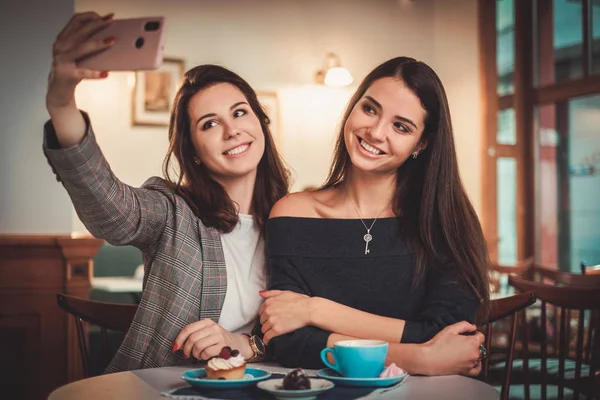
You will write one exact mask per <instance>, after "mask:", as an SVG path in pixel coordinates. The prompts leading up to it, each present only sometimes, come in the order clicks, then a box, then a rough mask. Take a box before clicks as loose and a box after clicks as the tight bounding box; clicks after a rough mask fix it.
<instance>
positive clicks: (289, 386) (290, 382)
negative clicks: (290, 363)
mask: <svg viewBox="0 0 600 400" xmlns="http://www.w3.org/2000/svg"><path fill="white" fill-rule="evenodd" d="M283 389H284V390H308V389H310V379H308V375H306V372H304V370H302V368H296V369H295V370H293V371H290V372H289V373H288V374H287V375H286V376H285V377H284V378H283Z"/></svg>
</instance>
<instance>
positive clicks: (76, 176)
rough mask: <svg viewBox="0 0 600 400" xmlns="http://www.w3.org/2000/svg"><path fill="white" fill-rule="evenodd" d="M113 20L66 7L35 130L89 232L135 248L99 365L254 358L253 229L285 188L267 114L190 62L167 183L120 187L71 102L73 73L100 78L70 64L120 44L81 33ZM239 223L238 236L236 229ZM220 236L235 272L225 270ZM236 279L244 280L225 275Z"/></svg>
mask: <svg viewBox="0 0 600 400" xmlns="http://www.w3.org/2000/svg"><path fill="white" fill-rule="evenodd" d="M111 21H112V15H108V16H105V17H101V16H99V15H98V14H96V13H92V12H89V13H83V14H76V15H75V16H74V17H73V18H72V19H71V21H69V23H68V24H67V25H66V26H65V28H64V29H63V31H62V32H61V33H60V34H59V35H58V37H57V39H56V41H55V43H54V48H53V65H52V69H51V72H50V77H49V84H48V91H47V96H46V104H47V109H48V112H49V114H50V117H51V121H49V122H48V123H47V124H46V126H45V132H44V153H45V155H46V157H47V158H48V161H49V163H50V165H51V166H52V169H53V171H54V173H55V174H56V177H57V179H58V180H59V181H60V182H62V184H63V185H64V187H65V188H66V190H67V192H68V193H69V195H70V197H71V199H72V201H73V204H74V206H75V209H76V211H77V214H78V215H79V217H80V218H81V220H82V221H83V223H84V224H85V226H86V227H87V229H88V230H89V231H90V232H91V233H92V234H93V235H94V236H96V237H98V238H102V239H105V240H107V241H108V242H109V243H111V244H113V245H132V246H136V247H137V248H139V249H140V250H141V251H142V254H143V258H144V265H145V275H144V291H143V294H142V299H141V301H140V304H139V308H138V311H137V313H136V315H135V318H134V320H133V323H132V324H131V327H130V329H129V332H127V335H126V337H125V339H124V341H123V343H122V345H121V347H120V348H119V350H118V352H117V354H116V356H115V357H114V359H113V360H112V363H111V364H110V365H109V367H108V371H109V372H115V371H123V370H132V369H140V368H151V367H160V366H166V365H175V364H185V363H189V362H195V361H197V360H201V359H204V360H206V359H208V358H209V357H211V356H213V355H216V354H218V353H219V351H220V349H221V348H222V347H223V346H231V347H232V348H236V349H239V350H240V352H241V353H242V355H243V356H244V357H245V358H246V359H248V360H250V361H257V360H260V356H261V355H262V354H261V353H262V351H261V350H262V349H259V348H258V347H257V343H259V338H258V337H257V336H255V335H252V334H251V332H250V331H251V330H252V327H253V326H255V322H257V321H256V314H257V311H258V307H259V306H260V303H261V302H262V300H261V298H260V296H259V294H258V290H259V289H264V288H265V287H266V273H265V271H264V247H263V232H264V227H265V222H266V220H267V219H268V215H269V211H270V210H271V207H272V206H273V205H274V204H275V202H276V201H277V200H279V199H280V198H281V197H283V196H284V195H285V194H286V193H287V192H288V174H287V170H286V169H285V167H284V164H283V162H282V160H281V158H280V156H279V154H278V153H277V150H276V148H275V144H274V142H273V138H272V135H271V132H270V130H269V118H268V117H267V115H266V114H265V113H264V111H263V110H262V108H261V106H260V104H259V102H258V100H257V97H256V93H255V92H254V90H253V89H252V88H251V87H250V86H249V85H248V83H247V82H246V81H244V80H243V79H242V78H241V77H239V76H238V75H236V74H234V73H233V72H231V71H229V70H227V69H225V68H222V67H218V66H214V65H204V66H199V67H196V68H193V69H191V70H189V71H188V72H187V73H186V74H185V77H184V80H183V84H182V86H181V88H180V89H179V91H178V93H177V96H176V98H175V101H174V105H173V108H172V113H171V119H170V125H169V149H168V152H167V156H166V159H165V163H164V174H165V179H162V178H158V177H153V178H150V179H148V180H147V181H146V182H145V183H144V184H143V185H142V187H140V188H134V187H131V186H129V185H126V184H124V183H123V182H121V181H120V180H119V179H118V178H117V177H116V176H115V175H114V174H113V172H112V171H111V168H110V166H109V164H108V163H107V161H106V159H105V158H104V156H103V155H102V152H101V150H100V148H99V147H98V144H97V142H96V138H95V135H94V131H93V129H92V125H91V122H90V119H89V117H88V115H87V114H86V113H84V112H81V111H80V110H79V109H78V108H77V105H76V102H75V97H74V93H75V88H76V86H77V85H78V83H79V82H80V81H81V80H82V79H103V78H106V76H107V74H108V73H107V72H103V71H93V70H88V69H82V68H78V67H77V65H76V61H77V60H78V59H80V58H82V57H85V56H86V55H89V54H93V53H95V52H98V51H102V50H104V49H107V48H109V47H110V46H111V45H112V44H113V43H114V42H115V40H118V38H106V39H104V40H103V41H93V40H89V38H90V36H91V35H92V34H94V33H95V32H98V31H99V30H101V29H103V28H104V27H106V26H107V25H108V24H110V23H111ZM140 150H142V149H140ZM173 170H175V171H176V173H175V174H174V173H173ZM244 221H246V222H249V224H250V225H249V228H248V229H249V231H248V233H247V235H246V234H245V233H244V232H242V233H240V232H238V231H237V229H238V228H239V226H241V225H242V223H243V222H244ZM234 233H236V234H237V235H238V236H235V238H237V239H231V238H233V237H234V236H231V235H232V234H234ZM246 236H248V237H252V238H253V241H250V242H248V241H247V237H246ZM228 240H229V242H228ZM232 241H233V242H232ZM223 243H229V244H228V246H229V248H230V249H231V251H230V252H231V255H230V256H231V257H233V258H232V259H234V260H238V261H239V260H240V259H241V261H240V263H241V264H244V265H245V268H246V269H245V270H243V271H241V272H240V271H237V270H236V271H232V269H233V268H234V266H232V265H229V264H228V265H226V258H227V254H229V253H227V252H225V253H224V246H223ZM238 245H240V246H242V245H243V246H244V252H245V253H244V252H242V253H240V252H237V250H236V246H238ZM236 252H237V253H236ZM234 256H235V257H237V259H236V258H235V257H234ZM248 260H251V263H249V261H248ZM236 262H237V261H236ZM235 268H237V266H236V267H235ZM232 274H233V275H232ZM235 274H238V275H240V274H241V275H243V276H241V277H238V278H236V279H234V280H231V279H229V278H230V276H234V277H235V276H237V275H235ZM234 284H236V285H237V286H235V287H233V289H231V290H228V288H231V287H232V285H234ZM247 288H253V289H252V290H251V291H250V292H249V291H244V289H247ZM230 296H231V297H230ZM228 298H229V299H230V300H231V301H230V305H229V306H227V305H226V304H227V301H226V300H227V299H228ZM232 299H233V300H232ZM224 307H229V308H227V310H228V311H229V312H226V313H223V312H222V311H223V309H224ZM224 314H227V315H224ZM229 314H232V315H233V314H235V315H237V317H234V318H233V321H232V317H231V315H229ZM225 320H226V321H227V326H226V327H224V326H222V325H223V323H224V322H222V321H225ZM228 328H229V329H228ZM254 332H255V333H260V330H259V329H258V330H257V329H254ZM244 334H246V335H244Z"/></svg>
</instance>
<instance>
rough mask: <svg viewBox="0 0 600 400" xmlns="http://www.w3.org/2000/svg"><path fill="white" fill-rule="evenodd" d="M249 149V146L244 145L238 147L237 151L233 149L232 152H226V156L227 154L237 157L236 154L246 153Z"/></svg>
mask: <svg viewBox="0 0 600 400" xmlns="http://www.w3.org/2000/svg"><path fill="white" fill-rule="evenodd" d="M247 148H248V145H247V144H243V145H241V146H238V147H236V148H235V149H231V150H229V151H227V152H225V154H227V155H228V156H235V155H236V154H241V153H243V152H245V151H246V149H247Z"/></svg>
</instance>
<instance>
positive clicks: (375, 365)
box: [321, 340, 388, 378]
mask: <svg viewBox="0 0 600 400" xmlns="http://www.w3.org/2000/svg"><path fill="white" fill-rule="evenodd" d="M387 351H388V344H387V342H384V341H382V340H342V341H340V342H337V343H336V344H335V345H334V346H333V349H330V348H326V349H323V350H322V351H321V360H323V363H325V365H327V366H328V367H329V368H331V369H333V370H335V371H337V373H339V374H340V375H342V376H344V377H346V378H377V377H378V376H379V374H381V372H382V371H383V369H384V363H385V357H386V355H387ZM327 354H331V356H332V357H333V360H334V364H331V363H330V362H329V361H328V360H327Z"/></svg>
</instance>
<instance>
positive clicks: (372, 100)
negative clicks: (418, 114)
mask: <svg viewBox="0 0 600 400" xmlns="http://www.w3.org/2000/svg"><path fill="white" fill-rule="evenodd" d="M365 99H367V100H369V101H370V102H371V103H373V105H375V107H376V108H378V109H379V110H381V109H382V108H383V107H381V104H379V102H378V101H377V100H375V99H374V98H372V97H371V96H365ZM394 118H396V119H399V120H400V121H403V122H406V123H407V124H411V125H412V126H414V127H415V129H418V128H417V125H416V124H415V123H414V122H412V121H411V120H410V119H408V118H406V117H401V116H400V115H396V116H395V117H394Z"/></svg>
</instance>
